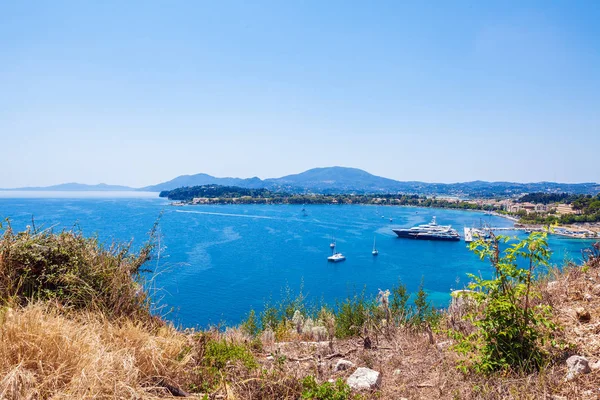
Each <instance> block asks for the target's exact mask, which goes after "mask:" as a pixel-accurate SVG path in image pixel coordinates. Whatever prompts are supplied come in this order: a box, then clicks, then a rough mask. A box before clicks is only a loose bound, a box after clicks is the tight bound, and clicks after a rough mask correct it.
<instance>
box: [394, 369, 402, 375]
mask: <svg viewBox="0 0 600 400" xmlns="http://www.w3.org/2000/svg"><path fill="white" fill-rule="evenodd" d="M401 373H402V371H400V370H399V369H395V370H394V372H393V374H394V375H395V376H398V375H400V374H401Z"/></svg>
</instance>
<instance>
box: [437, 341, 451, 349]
mask: <svg viewBox="0 0 600 400" xmlns="http://www.w3.org/2000/svg"><path fill="white" fill-rule="evenodd" d="M451 345H452V341H451V340H447V341H445V342H439V343H438V344H436V345H435V346H436V347H437V348H438V350H444V349H446V348H448V347H450V346H451Z"/></svg>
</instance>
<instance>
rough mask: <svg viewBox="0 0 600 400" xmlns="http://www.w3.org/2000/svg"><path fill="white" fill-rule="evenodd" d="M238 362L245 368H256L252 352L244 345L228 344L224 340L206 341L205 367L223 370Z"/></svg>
mask: <svg viewBox="0 0 600 400" xmlns="http://www.w3.org/2000/svg"><path fill="white" fill-rule="evenodd" d="M235 362H240V363H242V364H243V365H244V366H245V367H246V368H248V369H253V368H256V367H257V366H258V364H257V363H256V359H255V358H254V356H253V355H252V352H251V351H250V350H249V349H248V348H247V347H245V346H244V345H241V344H237V343H229V342H227V341H226V340H225V339H221V340H212V339H210V340H208V341H207V342H206V348H205V353H204V358H203V364H204V365H205V366H206V367H210V368H215V369H217V370H223V369H225V367H226V366H227V365H228V364H229V363H235Z"/></svg>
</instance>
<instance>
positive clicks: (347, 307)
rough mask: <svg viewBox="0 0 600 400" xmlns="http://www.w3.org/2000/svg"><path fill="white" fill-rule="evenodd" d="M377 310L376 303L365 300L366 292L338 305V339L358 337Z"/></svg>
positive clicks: (336, 320) (336, 324)
mask: <svg viewBox="0 0 600 400" xmlns="http://www.w3.org/2000/svg"><path fill="white" fill-rule="evenodd" d="M375 308H376V304H375V302H374V301H373V300H368V299H367V298H365V294H364V292H363V293H361V294H360V295H354V296H353V297H348V298H347V299H346V300H344V301H343V302H342V303H338V306H337V312H336V319H335V334H336V337H338V338H340V339H344V338H348V337H352V336H356V335H357V334H358V333H360V330H361V328H362V327H363V326H364V325H365V323H366V322H367V320H368V319H369V317H370V314H371V313H372V312H373V311H374V310H375Z"/></svg>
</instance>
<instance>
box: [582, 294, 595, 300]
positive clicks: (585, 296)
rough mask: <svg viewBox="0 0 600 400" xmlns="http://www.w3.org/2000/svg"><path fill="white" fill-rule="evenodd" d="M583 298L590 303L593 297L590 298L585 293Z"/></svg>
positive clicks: (589, 295)
mask: <svg viewBox="0 0 600 400" xmlns="http://www.w3.org/2000/svg"><path fill="white" fill-rule="evenodd" d="M583 298H584V299H585V301H592V300H593V299H594V296H592V295H591V294H589V293H586V294H584V295H583Z"/></svg>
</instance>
